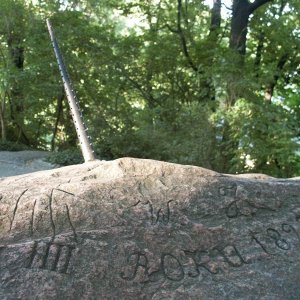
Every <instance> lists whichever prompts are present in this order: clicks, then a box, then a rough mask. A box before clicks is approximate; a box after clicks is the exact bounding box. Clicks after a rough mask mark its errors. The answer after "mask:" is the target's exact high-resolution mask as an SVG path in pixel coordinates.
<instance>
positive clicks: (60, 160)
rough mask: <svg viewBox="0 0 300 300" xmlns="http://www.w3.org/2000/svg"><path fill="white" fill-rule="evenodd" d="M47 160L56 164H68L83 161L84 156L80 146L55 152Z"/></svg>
mask: <svg viewBox="0 0 300 300" xmlns="http://www.w3.org/2000/svg"><path fill="white" fill-rule="evenodd" d="M46 160H47V161H48V162H50V163H52V164H54V165H60V166H68V165H76V164H81V163H83V157H82V154H81V152H80V150H79V149H78V148H73V149H68V150H63V151H60V152H53V153H52V154H51V155H49V156H48V157H47V158H46Z"/></svg>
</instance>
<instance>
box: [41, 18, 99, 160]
mask: <svg viewBox="0 0 300 300" xmlns="http://www.w3.org/2000/svg"><path fill="white" fill-rule="evenodd" d="M46 21H47V26H48V31H49V34H50V39H51V43H52V46H53V49H54V53H55V56H56V60H57V63H58V67H59V71H60V75H61V77H62V80H63V84H64V88H65V92H66V96H67V99H68V102H69V105H70V109H71V113H72V118H73V123H74V125H75V128H76V132H77V136H78V140H79V143H80V148H81V152H82V155H83V158H84V161H85V162H88V161H92V160H95V155H94V151H93V148H92V144H91V142H90V140H89V137H88V135H87V128H86V127H85V125H84V122H83V119H82V114H81V111H80V107H79V104H78V102H77V99H76V95H75V92H74V90H73V87H72V84H71V80H70V77H69V74H68V72H67V68H66V66H65V64H64V61H63V57H62V54H61V52H60V49H59V46H58V43H57V40H56V38H55V35H54V31H53V29H52V26H51V23H50V20H49V19H47V20H46Z"/></svg>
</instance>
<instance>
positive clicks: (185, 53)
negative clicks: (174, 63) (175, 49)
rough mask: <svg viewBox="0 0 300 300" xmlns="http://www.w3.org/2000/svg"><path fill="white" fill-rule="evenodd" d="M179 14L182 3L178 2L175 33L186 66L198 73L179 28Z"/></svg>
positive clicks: (179, 0)
mask: <svg viewBox="0 0 300 300" xmlns="http://www.w3.org/2000/svg"><path fill="white" fill-rule="evenodd" d="M181 14H182V1H181V0H178V6H177V33H178V35H179V37H180V41H181V45H182V50H183V54H184V56H185V57H186V59H187V61H188V64H189V65H190V67H191V68H192V69H193V70H194V71H195V72H198V71H199V70H198V68H197V67H196V65H195V64H194V62H193V60H192V58H191V56H190V53H189V51H188V47H187V41H186V38H185V35H184V33H183V30H182V27H181Z"/></svg>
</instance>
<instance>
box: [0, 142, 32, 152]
mask: <svg viewBox="0 0 300 300" xmlns="http://www.w3.org/2000/svg"><path fill="white" fill-rule="evenodd" d="M24 150H32V148H30V147H28V146H26V145H24V144H20V143H16V142H10V141H0V151H24Z"/></svg>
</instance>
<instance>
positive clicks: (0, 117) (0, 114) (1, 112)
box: [0, 99, 6, 141]
mask: <svg viewBox="0 0 300 300" xmlns="http://www.w3.org/2000/svg"><path fill="white" fill-rule="evenodd" d="M4 116H5V99H2V103H1V106H0V126H1V140H2V141H6V128H5V121H4Z"/></svg>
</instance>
